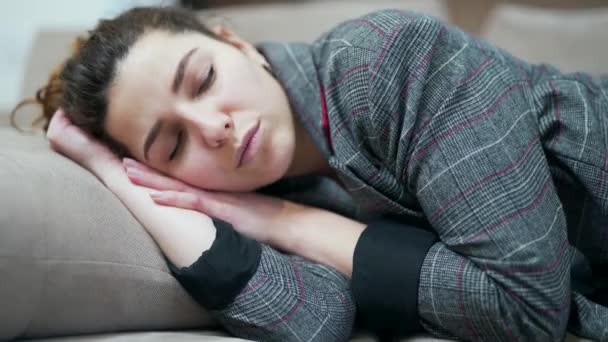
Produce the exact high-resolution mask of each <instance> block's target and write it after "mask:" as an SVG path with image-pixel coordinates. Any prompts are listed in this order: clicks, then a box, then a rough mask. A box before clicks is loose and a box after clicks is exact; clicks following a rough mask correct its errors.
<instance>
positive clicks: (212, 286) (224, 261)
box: [169, 218, 262, 310]
mask: <svg viewBox="0 0 608 342" xmlns="http://www.w3.org/2000/svg"><path fill="white" fill-rule="evenodd" d="M213 223H214V225H215V228H216V229H217V233H216V237H215V241H213V244H212V245H211V247H210V248H209V249H208V250H207V251H205V252H203V253H202V255H201V256H200V257H199V258H198V260H196V261H195V262H194V263H193V264H192V265H190V266H188V267H182V268H177V267H176V266H175V265H173V264H172V263H171V262H169V268H170V269H171V272H172V273H173V274H174V275H175V277H176V278H177V280H178V281H179V282H180V284H181V285H182V286H183V287H184V288H185V289H186V290H187V291H188V293H189V294H190V295H191V296H192V297H193V298H194V299H195V300H196V301H197V302H198V303H199V304H201V305H202V306H203V307H205V308H207V309H210V310H220V309H222V308H224V307H225V306H227V305H228V304H230V303H231V302H232V301H233V300H234V298H235V297H236V296H237V295H238V294H239V293H240V292H241V291H242V290H243V288H244V287H245V285H247V283H248V282H249V280H250V279H251V277H252V276H253V274H254V273H255V271H256V270H257V268H258V264H259V262H260V255H261V252H262V248H261V245H260V243H259V242H257V241H255V240H252V239H249V238H247V237H244V236H243V235H241V234H239V233H238V232H236V231H235V230H234V228H233V227H232V225H231V224H229V223H227V222H225V221H222V220H219V219H215V218H214V219H213Z"/></svg>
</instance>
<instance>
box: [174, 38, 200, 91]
mask: <svg viewBox="0 0 608 342" xmlns="http://www.w3.org/2000/svg"><path fill="white" fill-rule="evenodd" d="M197 49H198V48H193V49H192V50H190V51H188V52H187V53H186V54H185V55H184V57H182V59H181V60H180V61H179V63H178V64H177V70H175V77H174V78H173V86H172V87H171V90H173V93H177V91H178V90H179V88H180V86H181V85H182V81H183V79H184V71H185V70H186V65H188V60H190V56H192V54H193V53H194V52H195V51H196V50H197Z"/></svg>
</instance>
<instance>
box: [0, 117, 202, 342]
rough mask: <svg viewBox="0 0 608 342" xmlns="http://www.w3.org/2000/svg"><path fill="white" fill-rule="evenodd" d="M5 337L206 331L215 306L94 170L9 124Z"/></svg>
mask: <svg viewBox="0 0 608 342" xmlns="http://www.w3.org/2000/svg"><path fill="white" fill-rule="evenodd" d="M0 208H2V210H0V227H1V230H0V274H2V281H0V303H2V305H0V322H1V323H0V340H4V339H9V338H13V337H35V336H54V335H70V334H81V333H96V332H113V331H125V330H150V329H179V328H195V327H196V328H204V327H208V326H210V325H211V321H210V319H209V317H208V316H207V314H206V312H205V311H204V310H203V309H202V308H201V307H200V306H198V305H196V303H195V302H194V301H192V300H191V299H190V297H189V295H188V294H187V293H186V292H185V291H184V290H183V289H182V287H181V286H180V285H179V283H178V282H177V281H176V280H175V279H174V278H173V277H172V276H171V274H170V272H169V270H168V268H167V264H166V262H165V259H164V257H163V256H162V253H161V251H160V249H159V248H158V247H157V246H156V244H155V243H154V241H153V240H152V238H151V237H150V236H149V235H148V234H147V232H146V231H145V230H144V229H143V228H142V226H141V225H140V224H139V223H138V222H137V221H136V220H135V219H134V218H133V216H131V214H130V213H129V211H128V210H127V209H126V208H125V207H124V206H123V205H122V204H121V202H120V201H119V200H118V199H117V198H116V197H115V196H114V195H113V194H112V193H111V192H110V191H108V190H107V189H106V188H105V187H104V186H103V185H102V184H101V183H100V182H99V181H98V180H97V179H96V178H95V177H94V176H93V175H92V174H90V173H88V172H87V171H85V170H84V169H82V168H81V167H79V166H77V165H76V164H75V163H73V162H72V161H70V160H68V159H66V158H64V157H62V156H60V155H58V154H56V153H53V152H51V151H50V149H49V147H48V143H47V142H46V140H45V139H43V138H42V137H33V136H22V135H20V134H18V133H16V132H15V131H14V130H12V129H10V128H0Z"/></svg>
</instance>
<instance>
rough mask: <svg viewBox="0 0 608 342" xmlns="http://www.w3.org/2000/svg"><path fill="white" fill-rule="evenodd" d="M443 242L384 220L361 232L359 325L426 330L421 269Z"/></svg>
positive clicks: (356, 272)
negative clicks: (421, 302) (421, 311)
mask: <svg viewBox="0 0 608 342" xmlns="http://www.w3.org/2000/svg"><path fill="white" fill-rule="evenodd" d="M436 240H437V238H436V235H435V234H434V233H433V232H431V231H428V230H425V229H421V228H417V227H414V226H411V225H407V224H404V223H402V222H399V221H397V220H391V219H388V218H378V219H374V220H372V221H371V222H369V224H368V226H367V227H366V229H365V230H364V231H363V233H362V234H361V236H360V238H359V240H358V241H357V245H356V246H355V252H354V256H353V274H352V279H351V287H352V291H353V295H354V298H355V303H356V304H357V315H358V317H357V319H358V323H359V324H360V325H361V326H362V327H363V328H366V329H370V330H372V331H374V332H376V333H378V334H380V335H389V336H396V335H403V334H411V333H416V332H423V331H424V329H423V328H422V326H421V325H420V322H419V316H418V283H419V278H420V269H421V268H422V263H423V262H424V259H425V257H426V254H427V252H428V250H429V249H430V248H431V246H432V245H433V244H434V243H435V241H436Z"/></svg>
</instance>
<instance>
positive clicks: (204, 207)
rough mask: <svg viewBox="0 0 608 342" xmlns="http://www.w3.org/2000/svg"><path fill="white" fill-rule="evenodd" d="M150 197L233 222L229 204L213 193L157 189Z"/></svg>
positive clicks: (173, 205) (158, 201)
mask: <svg viewBox="0 0 608 342" xmlns="http://www.w3.org/2000/svg"><path fill="white" fill-rule="evenodd" d="M150 197H151V198H152V200H154V202H156V203H157V204H160V205H166V206H172V207H177V208H183V209H190V210H195V211H198V212H201V213H203V214H206V215H208V216H211V217H215V218H218V219H220V220H224V221H226V222H232V217H231V216H230V212H231V210H229V208H230V207H229V205H226V204H225V203H222V202H220V201H218V200H217V199H215V198H214V196H213V195H212V194H209V195H197V194H194V193H191V192H180V191H157V192H152V193H150Z"/></svg>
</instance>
